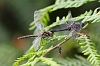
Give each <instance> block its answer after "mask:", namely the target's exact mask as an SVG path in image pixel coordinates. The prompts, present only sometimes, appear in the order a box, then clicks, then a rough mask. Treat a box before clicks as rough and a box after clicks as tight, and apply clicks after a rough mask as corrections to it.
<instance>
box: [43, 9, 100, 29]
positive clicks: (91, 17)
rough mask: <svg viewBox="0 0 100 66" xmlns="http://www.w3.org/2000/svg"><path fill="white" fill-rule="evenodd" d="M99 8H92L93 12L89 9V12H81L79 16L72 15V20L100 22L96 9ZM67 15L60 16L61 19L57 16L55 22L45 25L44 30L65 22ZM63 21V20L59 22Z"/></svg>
mask: <svg viewBox="0 0 100 66" xmlns="http://www.w3.org/2000/svg"><path fill="white" fill-rule="evenodd" d="M98 9H100V7H98V8H96V9H95V10H94V12H93V11H92V10H90V11H89V12H88V11H86V12H85V13H84V14H81V15H80V16H77V17H73V18H72V19H73V20H74V21H81V22H82V23H88V22H90V23H95V22H100V15H99V14H100V12H98V11H97V10H98ZM68 17H69V15H67V16H66V17H65V16H64V17H62V19H60V18H59V17H57V18H56V22H53V23H52V24H51V25H49V26H47V27H45V29H46V30H49V29H51V28H53V27H55V26H57V25H60V24H63V23H65V22H68ZM60 21H63V22H60Z"/></svg>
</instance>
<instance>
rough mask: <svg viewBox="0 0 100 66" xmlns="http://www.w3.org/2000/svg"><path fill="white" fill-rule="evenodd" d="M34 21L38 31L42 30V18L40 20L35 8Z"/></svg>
mask: <svg viewBox="0 0 100 66" xmlns="http://www.w3.org/2000/svg"><path fill="white" fill-rule="evenodd" d="M34 23H35V25H36V27H37V28H38V29H39V30H40V31H42V30H43V28H44V25H43V23H42V20H41V16H40V12H39V11H37V10H36V11H35V12H34Z"/></svg>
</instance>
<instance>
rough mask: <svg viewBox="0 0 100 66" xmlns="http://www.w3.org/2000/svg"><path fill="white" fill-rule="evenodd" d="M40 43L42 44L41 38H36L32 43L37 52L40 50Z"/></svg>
mask: <svg viewBox="0 0 100 66" xmlns="http://www.w3.org/2000/svg"><path fill="white" fill-rule="evenodd" d="M40 42H41V37H37V38H35V40H34V41H33V42H32V44H33V47H34V50H35V51H37V50H38V49H39V47H40Z"/></svg>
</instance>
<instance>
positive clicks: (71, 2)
mask: <svg viewBox="0 0 100 66" xmlns="http://www.w3.org/2000/svg"><path fill="white" fill-rule="evenodd" d="M91 1H95V0H79V1H77V0H56V2H55V5H54V8H53V9H52V11H55V10H57V9H61V8H73V7H75V8H77V7H80V6H82V5H83V4H85V3H87V2H91Z"/></svg>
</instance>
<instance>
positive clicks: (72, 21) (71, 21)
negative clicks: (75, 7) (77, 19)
mask: <svg viewBox="0 0 100 66" xmlns="http://www.w3.org/2000/svg"><path fill="white" fill-rule="evenodd" d="M68 14H69V19H68V23H67V26H68V27H69V26H71V25H72V24H73V23H74V20H73V19H72V14H71V11H69V12H68Z"/></svg>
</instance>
